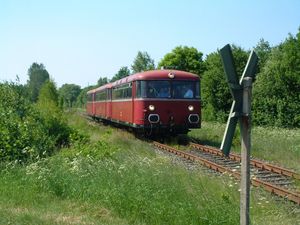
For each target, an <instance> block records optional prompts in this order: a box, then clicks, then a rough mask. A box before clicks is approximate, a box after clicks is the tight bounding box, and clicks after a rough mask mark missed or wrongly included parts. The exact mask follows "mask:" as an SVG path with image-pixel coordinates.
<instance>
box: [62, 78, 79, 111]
mask: <svg viewBox="0 0 300 225" xmlns="http://www.w3.org/2000/svg"><path fill="white" fill-rule="evenodd" d="M80 92H81V88H80V86H79V85H76V84H64V85H62V86H61V88H60V89H59V97H60V99H61V100H60V101H61V102H63V105H64V106H65V107H68V108H72V107H73V106H74V104H75V103H76V100H77V97H78V96H79V94H80ZM60 104H62V103H60Z"/></svg>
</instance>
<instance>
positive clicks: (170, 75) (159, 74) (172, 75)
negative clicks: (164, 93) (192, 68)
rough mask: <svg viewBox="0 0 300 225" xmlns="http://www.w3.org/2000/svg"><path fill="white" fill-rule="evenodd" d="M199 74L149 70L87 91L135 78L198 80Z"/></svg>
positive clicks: (109, 86) (101, 88)
mask: <svg viewBox="0 0 300 225" xmlns="http://www.w3.org/2000/svg"><path fill="white" fill-rule="evenodd" d="M199 78H200V77H199V76H198V75H196V74H193V73H189V72H185V71H180V70H150V71H145V72H140V73H136V74H133V75H130V76H128V77H124V78H122V79H120V80H117V81H115V82H113V83H109V84H105V85H103V86H101V87H98V88H96V89H93V90H90V91H88V92H87V93H88V94H91V93H94V92H97V91H101V90H104V89H107V88H111V87H115V86H118V85H120V84H125V83H128V82H132V81H135V80H169V79H172V80H195V81H197V80H199Z"/></svg>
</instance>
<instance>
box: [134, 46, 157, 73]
mask: <svg viewBox="0 0 300 225" xmlns="http://www.w3.org/2000/svg"><path fill="white" fill-rule="evenodd" d="M154 68H155V65H154V60H153V59H151V57H150V55H149V54H148V53H147V52H141V51H139V52H138V54H137V56H136V57H135V59H134V61H133V64H132V65H131V70H132V73H139V72H142V71H147V70H153V69H154Z"/></svg>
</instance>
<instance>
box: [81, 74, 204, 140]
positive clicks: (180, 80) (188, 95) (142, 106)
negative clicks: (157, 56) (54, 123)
mask: <svg viewBox="0 0 300 225" xmlns="http://www.w3.org/2000/svg"><path fill="white" fill-rule="evenodd" d="M87 95H88V96H87V99H88V101H87V109H86V110H87V113H88V115H90V116H91V117H93V118H97V119H100V120H104V121H110V122H114V123H118V124H121V125H125V126H129V127H132V128H134V129H135V130H136V131H139V132H143V133H145V134H146V135H147V134H148V135H150V134H167V133H169V134H183V133H187V132H188V131H189V129H190V128H199V127H200V125H201V103H200V78H199V76H197V75H195V74H192V73H188V72H184V71H178V70H153V71H147V72H142V73H137V74H134V75H131V76H128V77H125V78H123V79H120V80H118V81H115V82H113V83H110V84H106V85H104V86H101V87H99V88H96V89H93V90H90V91H89V92H87Z"/></svg>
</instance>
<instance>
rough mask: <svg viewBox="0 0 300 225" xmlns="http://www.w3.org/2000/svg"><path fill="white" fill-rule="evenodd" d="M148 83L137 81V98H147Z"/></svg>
mask: <svg viewBox="0 0 300 225" xmlns="http://www.w3.org/2000/svg"><path fill="white" fill-rule="evenodd" d="M146 85H147V83H146V81H142V80H139V81H136V97H137V98H146V97H147V95H146V90H147V88H146Z"/></svg>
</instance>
